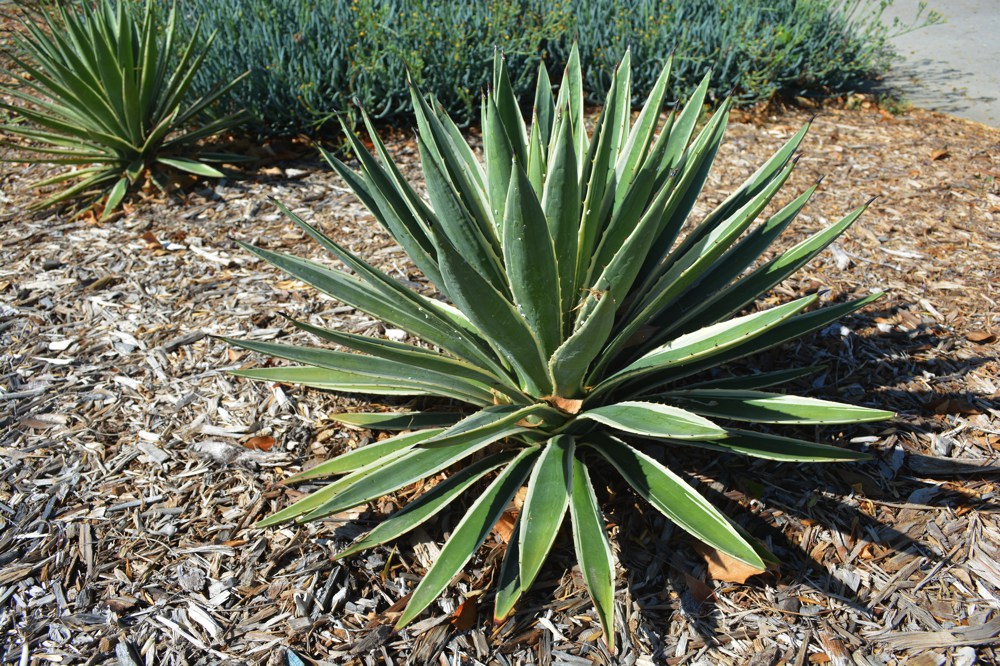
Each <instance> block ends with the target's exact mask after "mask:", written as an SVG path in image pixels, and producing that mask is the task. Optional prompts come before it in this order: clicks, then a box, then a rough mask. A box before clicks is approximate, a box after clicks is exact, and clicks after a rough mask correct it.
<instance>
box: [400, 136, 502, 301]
mask: <svg viewBox="0 0 1000 666" xmlns="http://www.w3.org/2000/svg"><path fill="white" fill-rule="evenodd" d="M417 146H418V147H419V149H420V159H421V164H422V166H423V172H424V176H425V178H426V181H427V194H428V196H429V197H430V200H431V204H432V205H433V207H434V213H435V217H436V219H437V220H438V221H439V224H440V225H441V229H436V228H433V227H432V228H431V229H430V230H429V231H430V234H431V239H432V240H433V241H434V245H435V248H436V249H437V254H438V260H439V261H441V260H442V257H441V256H440V255H441V245H442V244H448V245H452V246H454V248H455V250H456V251H458V252H459V253H461V254H462V256H464V257H466V259H467V260H468V262H469V266H471V267H472V268H473V269H474V270H475V271H476V272H477V273H479V275H480V276H481V277H482V278H483V279H484V280H486V281H488V282H489V283H490V284H491V285H493V286H494V288H496V289H498V290H499V291H500V292H501V293H503V294H505V295H506V294H507V293H509V292H508V291H507V281H506V279H505V278H504V274H503V268H502V267H501V264H500V259H499V254H498V247H497V244H496V242H495V239H496V231H495V229H493V228H491V229H490V230H489V232H485V231H484V230H483V228H482V226H481V224H480V223H479V222H478V221H477V220H476V219H475V216H474V214H473V212H472V211H470V210H469V208H468V201H467V200H466V199H465V198H464V196H463V193H462V192H461V191H460V190H459V189H458V188H457V186H456V185H454V184H453V183H452V182H451V181H450V178H449V174H448V173H447V172H446V171H445V169H444V166H443V165H442V164H441V163H440V160H439V159H438V158H437V157H436V156H435V155H434V152H433V151H432V150H431V149H430V148H429V147H428V146H427V144H426V142H425V140H424V138H423V137H422V136H419V135H418V136H417ZM490 225H491V227H492V226H495V225H494V223H493V221H492V218H491V219H490ZM438 286H439V287H441V288H442V289H446V288H447V286H448V283H447V280H445V282H444V283H443V284H441V285H438ZM446 293H448V295H449V296H450V295H451V294H450V292H447V291H446Z"/></svg>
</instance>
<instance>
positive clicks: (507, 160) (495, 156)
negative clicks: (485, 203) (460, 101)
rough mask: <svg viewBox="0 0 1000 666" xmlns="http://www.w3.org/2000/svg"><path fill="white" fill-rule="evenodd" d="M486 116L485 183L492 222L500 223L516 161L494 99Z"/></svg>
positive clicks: (486, 104) (487, 103)
mask: <svg viewBox="0 0 1000 666" xmlns="http://www.w3.org/2000/svg"><path fill="white" fill-rule="evenodd" d="M483 104H484V107H485V109H486V115H485V116H484V117H483V123H484V125H485V129H484V131H483V153H484V155H485V157H486V184H487V188H488V192H489V197H490V206H491V209H492V210H493V219H494V220H495V221H496V222H497V223H498V224H499V223H501V222H502V221H503V218H504V208H505V206H506V204H507V192H508V191H509V190H510V174H511V169H512V168H513V167H512V165H513V164H514V161H515V159H516V158H515V157H514V155H515V153H514V148H513V146H511V144H510V139H509V138H508V137H507V130H506V129H505V128H504V126H503V121H502V120H501V118H500V111H499V110H497V106H496V102H494V101H493V97H492V96H489V97H486V98H485V100H484V102H483Z"/></svg>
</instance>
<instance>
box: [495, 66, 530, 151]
mask: <svg viewBox="0 0 1000 666" xmlns="http://www.w3.org/2000/svg"><path fill="white" fill-rule="evenodd" d="M492 93H493V94H492V95H491V97H492V98H493V99H494V102H495V104H496V109H497V113H498V118H499V120H500V125H501V127H502V128H503V131H504V133H505V134H506V136H507V141H508V142H509V143H510V147H511V149H512V150H513V151H514V158H515V159H517V161H518V162H520V163H521V164H527V163H528V153H527V149H528V130H527V128H526V127H525V126H524V117H523V116H522V115H521V109H520V108H518V104H517V97H516V96H515V95H514V86H512V85H511V82H510V76H509V75H508V74H507V61H506V60H505V59H504V57H503V54H502V53H500V51H499V50H497V51H494V54H493V91H492Z"/></svg>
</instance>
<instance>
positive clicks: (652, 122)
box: [614, 55, 674, 210]
mask: <svg viewBox="0 0 1000 666" xmlns="http://www.w3.org/2000/svg"><path fill="white" fill-rule="evenodd" d="M673 59H674V58H673V55H671V56H670V57H669V58H667V62H666V64H664V65H663V69H662V70H660V75H659V77H657V79H656V83H654V84H653V88H652V90H651V91H650V93H649V97H647V98H646V102H645V104H643V107H642V111H640V112H639V117H638V118H637V119H636V121H635V125H633V126H632V130H631V132H630V133H629V136H628V142H627V143H626V144H625V147H624V149H623V150H622V151H621V154H620V156H619V158H618V163H617V164H616V165H615V171H616V175H617V181H618V189H617V190H616V191H615V204H614V209H615V210H618V208H619V206H620V205H621V203H622V201H623V200H624V199H625V195H626V194H627V193H628V191H629V188H630V187H631V185H632V181H633V179H634V178H635V176H636V174H637V173H638V172H639V167H640V166H641V165H643V162H644V161H645V159H646V155H647V152H648V150H649V147H650V145H651V144H652V141H653V134H654V133H655V131H656V125H657V122H658V121H659V119H660V111H661V110H662V109H663V104H664V101H665V99H666V95H667V83H668V82H669V81H670V68H671V65H672V64H673ZM653 166H655V165H653Z"/></svg>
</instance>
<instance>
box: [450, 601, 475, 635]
mask: <svg viewBox="0 0 1000 666" xmlns="http://www.w3.org/2000/svg"><path fill="white" fill-rule="evenodd" d="M480 594H482V592H473V593H471V594H470V595H469V596H468V597H466V598H465V601H463V602H462V603H460V604H459V605H458V608H456V609H455V613H454V614H453V615H452V616H451V623H452V625H453V626H454V627H455V628H456V629H458V630H459V631H468V630H469V629H472V627H474V626H475V624H476V618H477V617H478V616H479V595H480Z"/></svg>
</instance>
